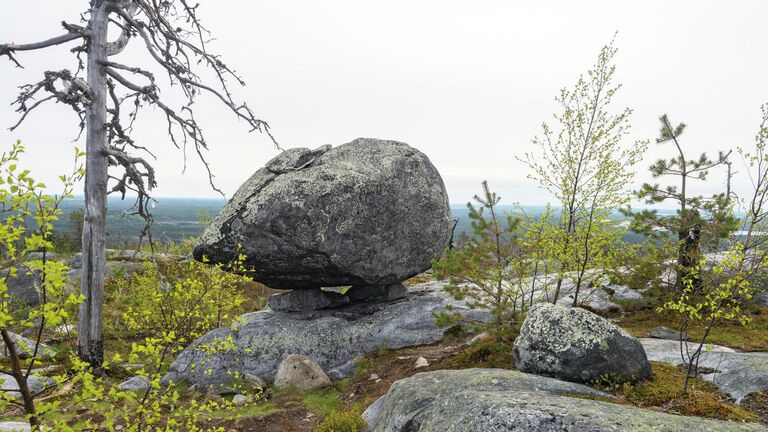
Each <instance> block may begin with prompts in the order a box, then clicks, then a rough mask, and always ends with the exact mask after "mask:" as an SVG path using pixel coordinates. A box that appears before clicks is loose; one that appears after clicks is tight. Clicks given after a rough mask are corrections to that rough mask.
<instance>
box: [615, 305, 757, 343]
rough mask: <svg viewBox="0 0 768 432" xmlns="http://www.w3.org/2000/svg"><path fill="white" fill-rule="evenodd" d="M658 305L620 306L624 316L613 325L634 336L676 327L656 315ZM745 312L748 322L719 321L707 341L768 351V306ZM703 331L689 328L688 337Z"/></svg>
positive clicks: (672, 320) (675, 323)
mask: <svg viewBox="0 0 768 432" xmlns="http://www.w3.org/2000/svg"><path fill="white" fill-rule="evenodd" d="M657 304H658V302H651V301H646V300H641V301H640V302H635V303H625V304H624V305H623V307H624V309H625V314H624V315H623V316H622V317H617V318H619V320H618V322H617V324H618V325H620V326H621V327H623V328H624V329H625V330H627V331H628V332H629V333H630V334H632V335H633V336H635V337H648V336H649V333H650V331H651V330H652V329H654V328H655V327H658V326H664V327H669V328H673V329H674V328H678V327H679V324H678V321H677V319H676V317H675V316H674V315H672V314H669V313H662V314H658V313H656V310H655V309H656V305H657ZM746 312H747V314H748V316H749V318H750V319H751V321H750V322H749V323H748V324H747V325H745V326H742V325H741V324H740V323H738V322H736V321H722V322H719V323H718V324H717V325H716V326H715V327H714V328H713V329H712V332H711V333H710V335H709V338H708V342H710V343H713V344H716V345H724V346H728V347H732V348H736V349H739V350H742V351H768V306H759V305H750V306H748V307H747V308H746ZM703 330H704V329H703V328H692V329H689V331H688V334H690V335H691V337H692V338H694V339H695V338H698V337H701V335H702V334H703Z"/></svg>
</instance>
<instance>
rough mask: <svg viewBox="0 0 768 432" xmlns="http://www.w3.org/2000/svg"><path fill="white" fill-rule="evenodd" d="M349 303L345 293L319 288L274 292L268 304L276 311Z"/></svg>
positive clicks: (312, 308)
mask: <svg viewBox="0 0 768 432" xmlns="http://www.w3.org/2000/svg"><path fill="white" fill-rule="evenodd" d="M345 303H349V298H348V297H347V296H345V295H341V294H339V293H335V292H332V291H323V290H319V289H304V290H293V291H288V292H284V293H278V294H273V295H271V296H270V297H269V299H268V300H267V305H268V306H269V308H270V309H272V310H273V311H275V312H305V311H312V310H318V309H325V308H328V307H333V306H339V305H342V304H345Z"/></svg>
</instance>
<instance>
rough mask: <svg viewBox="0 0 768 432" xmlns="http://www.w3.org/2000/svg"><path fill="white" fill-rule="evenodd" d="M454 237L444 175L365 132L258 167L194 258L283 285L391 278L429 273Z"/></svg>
mask: <svg viewBox="0 0 768 432" xmlns="http://www.w3.org/2000/svg"><path fill="white" fill-rule="evenodd" d="M449 237H450V210H449V206H448V195H447V193H446V190H445V186H444V184H443V180H442V179H441V177H440V174H439V173H438V172H437V169H436V168H435V167H434V166H433V165H432V163H431V162H430V161H429V159H428V158H427V156H425V155H424V154H423V153H421V152H419V151H418V150H416V149H414V148H413V147H411V146H409V145H407V144H404V143H401V142H397V141H385V140H378V139H371V138H358V139H356V140H354V141H352V142H350V143H347V144H343V145H340V146H338V147H335V148H331V147H330V146H323V147H321V148H318V149H316V150H310V149H306V148H295V149H290V150H288V151H285V152H283V153H282V154H280V155H279V156H277V157H276V158H274V159H272V160H271V161H269V162H268V163H267V164H266V166H265V167H264V168H261V169H259V170H258V171H256V173H255V174H253V175H252V176H251V178H250V179H248V181H246V182H245V184H243V185H242V186H241V187H240V189H239V190H238V191H237V193H235V195H234V196H233V197H232V199H231V200H230V201H229V202H228V203H227V204H226V206H224V208H223V209H222V211H221V212H220V213H219V215H218V216H217V217H216V218H215V219H214V221H213V222H212V223H211V224H210V225H209V226H208V227H207V228H206V230H205V231H204V233H203V235H202V236H201V242H200V244H199V245H197V246H196V247H195V249H194V257H195V259H198V260H203V258H204V257H205V258H206V259H207V260H209V261H210V262H212V263H222V264H229V263H232V262H234V261H236V260H237V258H238V256H239V255H240V254H243V255H244V256H245V262H244V263H243V264H244V267H245V268H246V269H247V270H248V271H247V273H248V275H249V276H250V277H252V278H253V279H254V280H257V281H259V282H262V283H264V284H266V285H268V286H270V287H272V288H276V289H312V288H315V289H316V288H320V287H334V286H364V285H376V286H384V285H390V284H395V283H398V282H400V281H402V280H404V279H407V278H409V277H411V276H414V275H416V274H419V273H421V272H422V271H424V270H426V269H428V268H429V267H430V266H431V263H432V260H434V259H436V258H439V257H440V255H441V254H442V252H443V250H444V249H445V247H446V246H447V243H448V239H449Z"/></svg>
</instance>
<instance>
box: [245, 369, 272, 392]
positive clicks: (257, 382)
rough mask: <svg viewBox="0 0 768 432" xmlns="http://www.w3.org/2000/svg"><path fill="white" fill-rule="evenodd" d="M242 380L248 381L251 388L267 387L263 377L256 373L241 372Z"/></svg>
mask: <svg viewBox="0 0 768 432" xmlns="http://www.w3.org/2000/svg"><path fill="white" fill-rule="evenodd" d="M243 381H245V382H246V383H248V385H250V386H251V387H252V388H253V389H259V388H261V389H265V388H267V382H266V381H264V379H263V378H262V377H260V376H258V375H256V374H252V373H244V374H243Z"/></svg>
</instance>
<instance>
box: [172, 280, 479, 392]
mask: <svg viewBox="0 0 768 432" xmlns="http://www.w3.org/2000/svg"><path fill="white" fill-rule="evenodd" d="M444 286H445V284H444V283H441V282H428V283H425V284H420V285H416V286H412V287H410V288H409V291H410V292H409V295H408V297H406V298H404V299H401V300H397V301H393V302H385V303H379V302H367V303H359V304H352V305H349V306H345V307H343V308H337V309H325V310H320V311H312V312H294V313H284V312H274V311H270V310H264V311H259V312H253V313H249V314H246V315H243V316H242V317H240V319H239V320H237V322H236V324H234V325H233V326H232V327H231V328H221V329H217V330H214V331H212V332H210V333H208V334H206V335H205V336H203V337H202V338H200V339H198V340H197V341H195V342H194V343H193V344H192V345H191V346H189V347H187V348H186V349H185V350H184V351H182V352H181V353H179V355H178V356H177V358H176V361H175V362H174V363H173V364H172V365H171V371H170V373H169V375H167V379H165V380H164V381H165V382H167V381H169V380H170V379H171V378H172V379H173V381H174V382H177V383H178V382H180V381H181V380H185V379H186V380H187V381H188V382H189V383H190V384H199V385H200V386H201V387H209V386H217V385H227V383H228V381H229V379H230V378H229V377H230V376H231V375H230V374H228V372H231V373H240V374H241V375H242V374H245V373H251V374H254V375H258V376H260V377H262V378H265V379H268V380H271V379H274V377H275V373H276V372H277V367H278V364H279V363H280V361H282V359H283V358H284V357H285V356H286V355H288V354H300V355H304V356H307V357H310V358H312V359H314V360H315V361H317V363H318V364H319V365H320V367H322V368H323V370H325V371H326V372H327V373H328V375H330V376H331V377H333V378H336V379H340V378H344V377H347V376H349V375H350V374H351V373H352V372H354V367H355V359H356V358H359V357H361V356H363V355H365V354H369V353H372V352H374V351H376V350H377V349H378V348H380V347H387V348H400V347H405V346H415V345H425V344H430V343H434V342H437V341H439V340H440V339H442V338H443V335H444V333H445V330H446V329H444V328H439V327H437V326H436V325H435V318H434V316H433V313H437V312H440V311H445V310H447V308H448V307H452V308H453V310H456V311H459V312H462V313H464V314H465V315H467V316H468V317H469V318H470V319H474V320H481V321H484V320H489V319H490V316H489V315H488V314H487V313H485V312H483V311H479V310H473V309H469V308H468V307H467V306H466V305H465V304H463V303H461V302H459V301H457V300H455V299H454V298H453V297H452V296H450V295H449V294H448V293H446V292H445V291H444V289H443V287H444ZM210 347H215V348H216V349H213V350H211V349H208V348H210ZM219 347H220V348H219ZM210 351H214V352H210ZM209 370H210V373H208V371H209Z"/></svg>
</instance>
